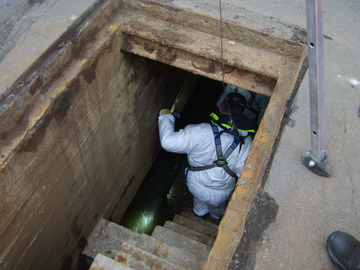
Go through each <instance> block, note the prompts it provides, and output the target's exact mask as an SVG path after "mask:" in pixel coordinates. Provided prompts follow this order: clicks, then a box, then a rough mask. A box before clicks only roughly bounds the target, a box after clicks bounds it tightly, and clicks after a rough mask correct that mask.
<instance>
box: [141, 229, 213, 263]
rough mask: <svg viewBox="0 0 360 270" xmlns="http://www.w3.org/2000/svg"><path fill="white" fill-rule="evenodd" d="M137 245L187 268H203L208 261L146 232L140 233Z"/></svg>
mask: <svg viewBox="0 0 360 270" xmlns="http://www.w3.org/2000/svg"><path fill="white" fill-rule="evenodd" d="M136 246H137V247H139V248H141V249H143V250H145V251H147V252H149V253H152V254H154V255H156V256H158V257H160V258H162V259H164V260H167V261H169V262H172V263H174V264H176V265H179V266H181V267H183V268H185V269H191V270H196V269H203V267H204V265H205V263H206V260H205V259H203V258H201V257H198V256H196V255H194V254H192V253H189V252H186V251H185V250H182V249H179V248H177V247H175V246H172V245H170V244H168V243H165V242H163V241H160V240H158V239H156V238H154V237H151V236H149V235H146V234H141V235H140V238H139V239H138V240H137V242H136Z"/></svg>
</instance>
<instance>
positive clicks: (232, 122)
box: [219, 0, 234, 126]
mask: <svg viewBox="0 0 360 270" xmlns="http://www.w3.org/2000/svg"><path fill="white" fill-rule="evenodd" d="M219 6H220V51H221V75H222V84H223V89H224V90H223V91H224V92H225V96H226V90H225V75H224V46H223V23H222V7H221V0H219ZM225 99H226V104H227V108H228V115H229V118H230V120H229V125H230V126H234V121H233V119H232V117H231V110H230V106H229V101H228V99H227V98H225Z"/></svg>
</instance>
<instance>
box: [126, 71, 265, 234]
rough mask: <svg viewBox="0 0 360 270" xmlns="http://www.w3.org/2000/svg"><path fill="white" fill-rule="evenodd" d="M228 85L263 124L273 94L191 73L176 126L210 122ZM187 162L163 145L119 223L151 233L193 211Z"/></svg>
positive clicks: (178, 102)
mask: <svg viewBox="0 0 360 270" xmlns="http://www.w3.org/2000/svg"><path fill="white" fill-rule="evenodd" d="M224 86H225V87H226V91H231V92H239V93H242V94H243V95H244V96H245V97H246V98H247V101H248V105H249V108H247V110H246V112H245V114H246V115H247V116H248V117H249V118H250V119H251V120H252V121H253V122H254V123H256V124H257V125H258V124H260V122H261V118H262V116H263V114H264V111H265V109H266V107H267V104H268V102H269V100H270V98H269V97H266V96H264V95H261V94H256V93H252V92H250V91H248V90H246V89H243V88H238V87H235V86H233V85H230V84H225V85H223V83H222V82H220V81H216V80H212V79H209V78H206V77H203V76H200V75H195V74H192V73H188V75H187V78H186V79H185V81H184V83H183V86H182V87H181V89H180V92H179V94H178V96H177V99H176V100H175V102H174V104H173V110H175V111H178V112H179V110H181V114H180V115H181V116H180V118H179V119H177V120H176V124H175V130H179V129H180V128H184V127H185V126H186V125H188V124H198V123H204V122H210V121H209V120H210V117H209V116H210V113H211V112H216V113H218V106H219V103H220V102H221V101H222V99H223V97H224V95H225V94H224V93H226V91H224ZM250 108H251V109H252V110H250ZM177 109H178V110H177ZM187 164H188V163H187V159H186V155H183V154H175V153H169V152H166V151H165V150H163V149H160V152H159V154H158V155H157V157H156V159H155V161H154V162H153V165H152V167H151V168H150V169H149V172H148V173H147V175H146V177H145V178H144V180H143V182H142V184H141V185H140V187H139V189H138V191H137V193H136V194H135V196H134V198H133V200H132V202H131V203H130V205H129V206H128V208H127V210H126V212H125V213H124V215H123V217H122V219H121V221H120V222H119V224H120V225H123V226H124V227H127V228H129V229H131V230H133V231H136V232H138V233H146V234H149V235H150V234H151V232H152V230H153V229H154V228H155V226H156V225H161V226H162V225H164V223H165V222H166V221H167V220H172V219H173V218H174V216H175V214H181V212H182V211H189V212H191V211H192V200H193V196H192V194H191V193H190V192H189V190H188V189H187V186H186V180H185V174H184V170H185V168H186V167H187Z"/></svg>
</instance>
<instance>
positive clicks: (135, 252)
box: [115, 243, 185, 270]
mask: <svg viewBox="0 0 360 270" xmlns="http://www.w3.org/2000/svg"><path fill="white" fill-rule="evenodd" d="M115 261H117V262H119V263H122V264H124V265H126V266H128V267H130V268H132V269H138V270H146V269H149V270H153V269H157V270H184V269H185V268H182V267H181V266H178V265H175V264H173V263H171V262H169V261H166V260H164V259H162V258H160V257H158V256H155V255H153V254H151V253H149V252H146V251H144V250H142V249H140V248H138V247H136V246H133V245H131V244H129V243H123V244H122V245H121V247H120V249H119V252H118V254H117V255H116V256H115Z"/></svg>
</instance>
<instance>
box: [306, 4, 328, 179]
mask: <svg viewBox="0 0 360 270" xmlns="http://www.w3.org/2000/svg"><path fill="white" fill-rule="evenodd" d="M306 19H307V20H306V21H307V36H308V59H309V60H308V61H309V69H308V75H309V92H310V128H311V150H310V151H309V152H306V153H305V154H304V155H303V157H302V160H303V163H304V164H305V166H306V167H308V168H309V169H310V170H311V171H313V172H315V173H317V174H319V175H323V176H330V168H329V166H328V164H327V161H328V157H327V154H326V151H325V127H324V122H325V121H324V32H323V7H322V0H306Z"/></svg>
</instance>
